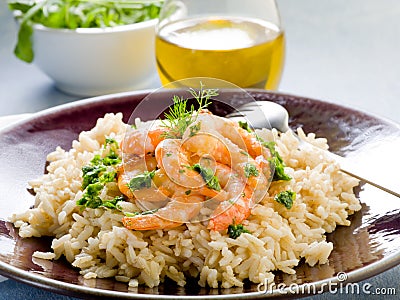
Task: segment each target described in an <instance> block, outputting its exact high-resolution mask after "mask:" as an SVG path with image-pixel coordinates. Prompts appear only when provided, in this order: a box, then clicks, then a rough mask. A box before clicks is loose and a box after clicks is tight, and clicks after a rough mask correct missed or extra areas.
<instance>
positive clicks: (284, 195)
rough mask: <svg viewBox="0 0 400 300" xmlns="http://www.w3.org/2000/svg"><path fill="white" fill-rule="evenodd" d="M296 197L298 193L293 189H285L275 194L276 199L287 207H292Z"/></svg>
mask: <svg viewBox="0 0 400 300" xmlns="http://www.w3.org/2000/svg"><path fill="white" fill-rule="evenodd" d="M295 199H296V193H295V192H293V191H283V192H280V193H279V194H277V195H275V197H274V200H275V201H276V202H278V203H280V204H283V205H285V207H286V208H287V209H291V208H292V206H293V202H294V200H295Z"/></svg>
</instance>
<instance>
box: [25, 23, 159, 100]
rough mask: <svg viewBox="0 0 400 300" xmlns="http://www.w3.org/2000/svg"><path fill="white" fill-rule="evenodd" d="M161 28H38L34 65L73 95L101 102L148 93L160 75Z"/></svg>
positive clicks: (35, 36) (150, 25)
mask: <svg viewBox="0 0 400 300" xmlns="http://www.w3.org/2000/svg"><path fill="white" fill-rule="evenodd" d="M156 23H157V20H150V21H145V22H140V23H136V24H130V25H123V26H117V27H111V28H78V29H76V30H68V29H52V28H47V27H43V26H41V25H35V26H34V33H33V51H34V60H33V63H34V64H35V65H37V66H38V67H39V68H40V69H41V70H42V71H43V72H44V73H46V74H47V75H48V76H49V77H50V78H52V79H53V80H54V82H55V84H56V86H57V88H59V89H60V90H62V91H64V92H66V93H69V94H75V95H82V96H95V95H102V94H109V93H114V92H121V91H128V90H132V89H141V88H146V87H148V86H149V84H150V82H151V81H152V80H154V76H155V74H156V67H155V58H154V38H155V37H154V35H155V25H156Z"/></svg>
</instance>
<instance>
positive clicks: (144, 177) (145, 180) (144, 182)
mask: <svg viewBox="0 0 400 300" xmlns="http://www.w3.org/2000/svg"><path fill="white" fill-rule="evenodd" d="M154 175H155V170H153V171H151V172H149V171H145V172H143V173H142V174H139V175H136V176H135V177H133V178H132V179H131V180H130V181H129V183H128V187H129V189H131V190H132V191H137V190H140V189H144V188H149V187H151V180H152V179H153V177H154Z"/></svg>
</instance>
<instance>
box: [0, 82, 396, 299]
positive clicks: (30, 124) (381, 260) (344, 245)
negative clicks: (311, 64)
mask: <svg viewBox="0 0 400 300" xmlns="http://www.w3.org/2000/svg"><path fill="white" fill-rule="evenodd" d="M148 93H149V91H140V92H132V93H123V94H116V95H109V96H101V97H96V98H91V99H88V100H84V101H78V102H74V103H71V104H68V105H62V106H59V107H55V108H52V109H49V110H46V111H43V112H40V113H37V114H35V115H33V116H32V117H30V118H29V119H26V120H23V121H21V122H19V123H17V124H15V125H12V126H10V127H8V128H6V129H4V130H2V131H1V132H0V153H1V156H0V166H1V168H0V191H1V193H0V273H1V274H2V275H4V276H7V277H10V278H14V279H16V280H19V281H22V282H26V283H29V284H31V285H34V286H37V287H41V288H44V289H47V290H51V291H54V292H58V293H63V294H68V295H71V296H78V297H96V296H98V297H106V298H110V297H113V298H123V299H125V298H134V299H148V298H154V299H167V298H168V299H171V298H182V299H185V298H186V299H188V298H190V299H193V297H195V298H196V299H212V298H224V299H228V298H229V299H233V298H235V299H248V298H263V297H275V296H279V295H280V294H279V292H278V291H275V292H274V293H270V294H265V293H262V292H261V293H260V292H258V290H257V285H254V284H250V283H246V284H245V286H244V287H243V288H232V289H225V290H224V289H218V290H213V289H209V288H200V287H199V286H198V285H197V284H196V281H193V282H189V283H188V284H187V286H186V287H178V286H176V285H175V284H174V283H172V282H165V283H164V284H162V285H161V286H159V287H157V288H152V289H150V288H145V287H139V288H138V289H137V290H136V291H128V287H127V285H126V284H123V283H119V282H116V281H115V280H112V279H97V280H96V281H95V285H94V286H93V285H90V286H89V285H87V282H85V281H84V280H83V278H82V276H80V275H79V273H78V271H77V270H76V269H74V268H72V267H71V266H69V265H68V264H66V263H65V262H64V261H63V260H59V261H54V262H53V261H45V263H43V261H42V260H39V261H38V260H34V261H32V256H31V255H32V253H33V252H34V251H36V250H40V251H47V250H49V249H50V244H49V239H47V238H29V239H21V238H19V237H18V235H17V232H16V230H15V229H14V228H13V226H12V225H11V224H10V223H9V222H7V218H8V217H9V216H10V215H11V214H12V213H14V212H21V211H24V210H26V209H27V208H29V207H30V206H31V205H32V204H33V201H34V198H33V196H32V195H31V194H30V193H29V191H28V190H27V187H28V186H27V182H28V181H29V180H31V179H33V178H36V177H38V176H40V175H41V174H43V172H44V168H45V162H46V155H47V154H48V153H49V152H51V151H53V150H54V149H55V147H56V146H58V145H59V146H61V147H63V148H64V149H69V148H70V147H71V142H72V140H74V139H76V138H77V137H78V133H79V132H80V131H82V130H88V129H90V128H92V127H93V126H94V125H95V122H96V120H97V118H99V117H102V116H103V115H104V114H105V113H107V112H122V113H123V114H124V116H125V121H128V119H129V117H130V115H131V113H132V111H133V110H134V108H135V107H136V106H137V104H138V103H139V102H140V101H141V100H142V99H143V98H144V97H146V95H148ZM172 93H173V92H172V91H164V92H161V93H159V94H158V95H157V96H156V97H159V101H165V99H170V98H171V97H172ZM250 93H251V95H252V96H253V97H254V98H255V99H256V100H258V101H264V100H270V101H275V102H278V103H280V104H282V105H283V106H285V107H286V108H287V110H288V111H289V114H290V126H291V127H292V128H296V127H298V126H302V127H303V129H304V131H305V132H315V133H316V134H317V136H324V137H326V138H327V139H328V142H329V144H330V146H331V150H332V151H333V152H335V153H337V154H340V155H344V156H346V155H349V154H352V153H354V152H355V151H360V150H362V148H363V147H364V146H368V144H369V143H370V141H372V140H374V141H376V140H382V143H390V137H396V138H398V137H399V136H400V127H399V125H397V124H395V123H392V122H390V121H387V120H384V119H381V118H379V117H376V116H373V115H370V114H367V113H364V112H360V111H357V110H354V109H351V108H347V107H343V106H339V105H336V104H332V103H327V102H323V101H318V100H312V99H307V98H303V97H297V96H292V95H284V94H277V93H271V92H266V91H264V90H251V91H250ZM221 95H222V97H223V98H224V99H225V101H226V102H227V103H232V104H233V102H235V105H237V103H238V102H240V101H241V99H240V95H236V94H235V92H234V91H233V92H232V91H223V90H222V91H221ZM153 97H154V96H153ZM212 109H213V110H214V112H216V113H218V114H220V115H224V114H226V113H228V112H229V109H230V108H229V106H228V105H221V104H219V105H215V106H214V107H212ZM151 113H152V112H151V109H150V110H149V111H148V114H147V113H146V112H145V113H143V115H142V116H141V117H142V118H143V119H147V118H148V117H150V116H151ZM396 152H397V151H395V152H394V157H393V159H398V154H396ZM389 167H390V166H388V168H389ZM357 194H358V197H359V199H360V201H361V203H362V206H363V208H362V210H361V211H360V212H358V213H356V214H355V215H354V216H352V217H351V218H352V225H351V226H350V227H342V226H339V227H338V228H337V230H336V231H335V232H334V233H332V234H329V235H328V240H330V241H332V242H333V243H334V250H333V252H332V254H331V255H330V258H329V265H323V266H318V267H314V268H311V267H309V266H307V265H306V264H304V263H302V264H301V265H300V266H299V267H297V268H296V271H297V272H296V275H295V276H293V275H292V276H288V275H285V274H282V273H279V272H278V273H277V276H276V285H278V284H279V283H282V282H284V283H286V284H287V285H289V284H290V283H292V282H296V283H297V284H311V285H313V286H314V287H315V289H323V288H326V287H327V283H329V282H333V283H340V280H341V279H343V278H340V276H337V274H339V275H343V273H341V272H345V273H346V274H345V276H346V277H347V281H346V282H356V281H359V280H362V279H365V278H367V277H371V276H373V275H376V274H378V273H380V272H383V271H384V270H387V269H389V268H391V267H393V266H395V265H397V264H398V263H400V250H399V249H400V214H399V212H400V210H399V208H400V199H398V198H397V197H394V196H392V195H390V194H387V193H385V192H382V191H380V190H378V189H376V188H375V187H372V186H370V185H368V184H361V186H360V187H359V188H358V190H357ZM338 277H339V278H338ZM92 283H93V281H92Z"/></svg>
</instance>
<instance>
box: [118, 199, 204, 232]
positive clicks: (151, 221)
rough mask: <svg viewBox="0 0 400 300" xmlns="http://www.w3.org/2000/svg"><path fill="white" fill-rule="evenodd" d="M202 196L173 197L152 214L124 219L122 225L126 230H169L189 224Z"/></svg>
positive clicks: (199, 206)
mask: <svg viewBox="0 0 400 300" xmlns="http://www.w3.org/2000/svg"><path fill="white" fill-rule="evenodd" d="M203 201H204V196H200V195H190V196H186V197H183V196H177V197H174V198H173V199H172V200H171V201H170V202H168V204H167V205H166V206H164V207H163V208H160V209H159V210H158V211H157V212H155V213H152V214H138V215H136V216H133V217H124V218H123V219H122V223H123V224H124V226H125V227H126V228H128V229H134V230H155V229H170V228H174V227H178V226H180V225H182V224H184V223H187V222H190V221H191V220H192V219H193V218H194V217H196V215H197V214H198V213H199V212H200V209H201V203H202V202H203Z"/></svg>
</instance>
